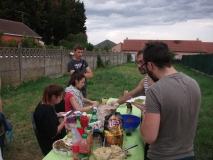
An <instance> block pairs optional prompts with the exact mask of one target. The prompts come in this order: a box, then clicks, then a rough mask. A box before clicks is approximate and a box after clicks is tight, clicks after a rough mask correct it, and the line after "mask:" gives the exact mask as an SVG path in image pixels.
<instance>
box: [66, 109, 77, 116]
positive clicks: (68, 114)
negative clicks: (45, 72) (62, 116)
mask: <svg viewBox="0 0 213 160" xmlns="http://www.w3.org/2000/svg"><path fill="white" fill-rule="evenodd" d="M75 111H76V109H73V110H72V111H71V112H69V113H67V114H66V117H69V116H70V115H71V114H73V113H74V112H75Z"/></svg>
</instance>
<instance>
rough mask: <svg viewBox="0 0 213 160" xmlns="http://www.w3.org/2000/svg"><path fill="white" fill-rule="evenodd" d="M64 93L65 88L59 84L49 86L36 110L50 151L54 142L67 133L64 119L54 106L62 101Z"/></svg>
mask: <svg viewBox="0 0 213 160" xmlns="http://www.w3.org/2000/svg"><path fill="white" fill-rule="evenodd" d="M63 93H64V88H63V87H62V86H60V85H58V84H51V85H49V86H47V87H46V88H45V89H44V93H43V98H42V100H41V101H40V102H39V104H38V105H37V107H36V109H35V112H34V118H35V123H36V126H37V130H38V133H39V135H40V137H41V140H42V142H43V145H44V147H45V148H46V150H47V151H48V152H49V151H51V150H52V144H53V143H54V142H55V141H56V140H59V139H62V138H64V136H65V135H66V130H65V127H64V121H62V122H59V117H58V115H57V113H56V112H55V110H54V107H53V106H54V105H55V104H58V103H59V102H60V101H61V99H62V97H63Z"/></svg>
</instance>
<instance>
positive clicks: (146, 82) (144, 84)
mask: <svg viewBox="0 0 213 160" xmlns="http://www.w3.org/2000/svg"><path fill="white" fill-rule="evenodd" d="M142 60H143V50H140V51H138V53H137V55H136V63H137V66H138V70H139V71H140V73H141V74H146V71H145V69H144V68H143V67H142V64H143V61H142ZM153 83H154V82H153V80H152V79H151V78H150V77H149V76H148V75H146V77H145V78H143V79H142V80H141V81H140V83H139V84H138V86H137V87H136V88H135V89H133V90H132V91H130V92H128V93H127V94H125V95H124V96H122V97H121V98H119V99H118V100H117V103H118V104H119V105H120V104H123V103H125V102H126V101H127V100H129V99H131V98H132V97H136V96H141V95H145V93H146V91H147V89H148V87H149V86H150V85H152V84H153ZM141 107H143V106H141Z"/></svg>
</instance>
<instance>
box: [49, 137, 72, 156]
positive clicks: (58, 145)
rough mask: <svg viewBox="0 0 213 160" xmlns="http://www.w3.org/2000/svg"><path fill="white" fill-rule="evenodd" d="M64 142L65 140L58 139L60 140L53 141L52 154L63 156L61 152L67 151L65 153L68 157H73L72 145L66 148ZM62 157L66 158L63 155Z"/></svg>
mask: <svg viewBox="0 0 213 160" xmlns="http://www.w3.org/2000/svg"><path fill="white" fill-rule="evenodd" d="M65 141H66V139H60V140H57V141H55V142H54V143H53V145H52V147H53V150H54V152H55V153H57V154H61V155H64V153H65V152H63V151H62V150H68V151H67V153H68V156H73V153H72V145H71V146H68V145H67V144H66V143H65ZM64 156H66V155H64Z"/></svg>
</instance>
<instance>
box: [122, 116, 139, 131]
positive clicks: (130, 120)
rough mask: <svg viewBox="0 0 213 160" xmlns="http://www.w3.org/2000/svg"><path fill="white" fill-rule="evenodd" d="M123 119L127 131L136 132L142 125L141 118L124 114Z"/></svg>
mask: <svg viewBox="0 0 213 160" xmlns="http://www.w3.org/2000/svg"><path fill="white" fill-rule="evenodd" d="M121 117H122V118H123V128H124V129H127V130H135V129H136V128H138V126H139V124H140V121H141V119H140V117H138V116H135V115H132V114H122V115H121Z"/></svg>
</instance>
